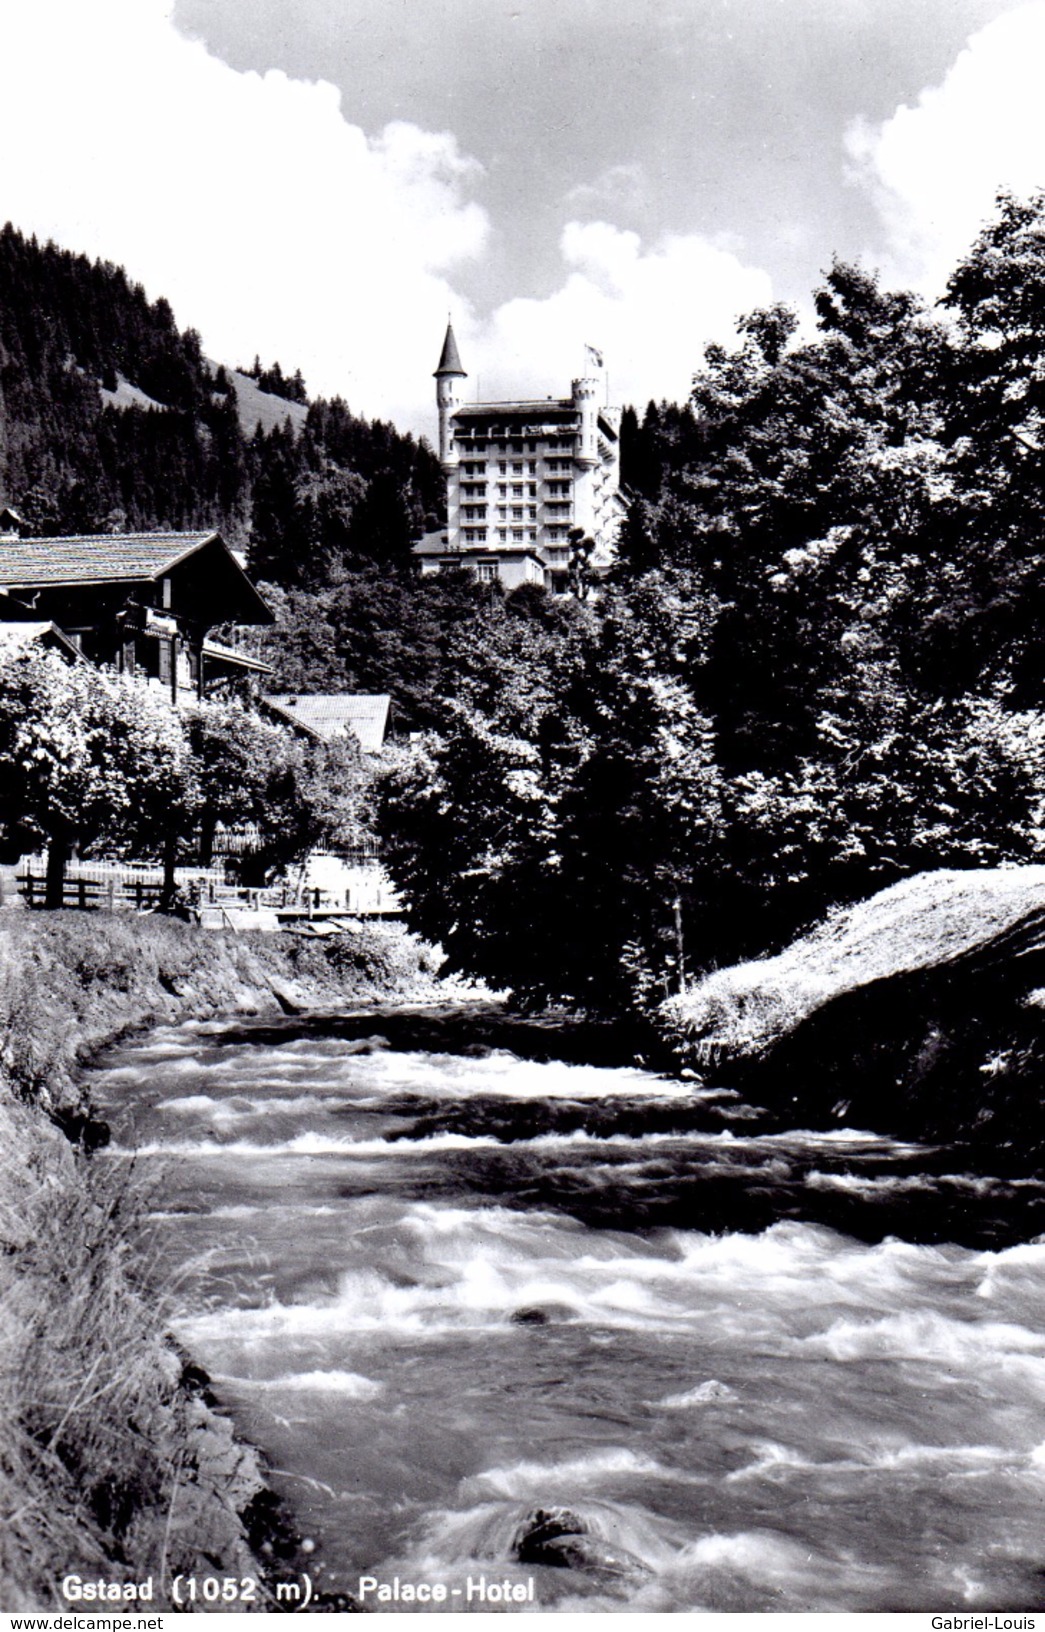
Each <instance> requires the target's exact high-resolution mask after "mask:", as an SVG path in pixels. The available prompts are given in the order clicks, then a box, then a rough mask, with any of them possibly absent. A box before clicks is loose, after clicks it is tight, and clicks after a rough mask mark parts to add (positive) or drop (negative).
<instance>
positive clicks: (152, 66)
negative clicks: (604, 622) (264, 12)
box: [0, 0, 488, 417]
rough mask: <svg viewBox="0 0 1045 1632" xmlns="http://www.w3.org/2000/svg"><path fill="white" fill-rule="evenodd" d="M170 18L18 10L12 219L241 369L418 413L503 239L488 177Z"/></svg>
mask: <svg viewBox="0 0 1045 1632" xmlns="http://www.w3.org/2000/svg"><path fill="white" fill-rule="evenodd" d="M170 9H171V8H170V5H169V4H165V3H164V0H89V3H86V4H85V3H84V0H33V3H32V4H31V5H6V6H0V61H3V63H4V69H5V72H4V81H5V85H4V94H3V96H2V97H0V144H2V151H3V153H4V162H3V166H2V169H0V220H4V219H8V218H10V219H11V220H12V221H13V222H14V223H15V225H16V226H18V227H20V228H21V229H22V230H23V231H26V232H36V233H37V234H38V235H39V236H40V237H42V238H45V237H54V238H55V239H56V241H58V242H59V243H61V244H63V245H66V246H67V247H69V248H74V249H77V250H81V251H84V252H86V253H88V254H90V255H98V256H101V257H103V258H104V259H107V260H111V261H115V262H118V263H121V264H123V265H124V266H126V268H127V269H128V271H129V273H130V274H131V276H132V277H134V278H136V279H139V280H140V281H142V282H143V283H144V284H145V285H146V288H147V290H148V292H149V293H150V295H152V296H153V297H155V296H157V295H160V294H164V295H166V296H167V297H168V298H169V299H170V301H171V303H172V305H173V306H174V309H175V312H176V315H177V317H178V320H179V321H180V322H181V323H182V324H184V325H189V324H191V325H193V326H194V327H196V328H197V329H199V330H200V332H201V334H202V337H203V341H204V345H205V347H206V348H207V349H208V351H210V352H211V353H212V354H213V355H215V356H217V357H220V358H222V359H223V360H226V361H231V362H236V361H245V360H249V359H250V358H252V357H253V355H254V352H255V351H256V350H260V351H261V353H262V355H263V357H265V358H266V359H271V358H278V359H279V360H280V361H281V362H282V363H284V364H285V365H287V366H289V367H296V366H300V367H301V368H302V370H303V371H304V373H305V375H306V378H307V380H308V382H309V385H310V387H311V388H312V389H313V390H315V391H322V392H325V393H328V394H332V393H334V392H338V391H339V392H341V393H342V394H343V395H345V396H346V397H347V398H348V399H349V401H350V402H351V403H352V405H353V407H355V408H357V409H358V410H360V411H363V412H366V413H369V414H379V413H380V414H395V413H404V414H405V415H406V417H410V416H409V409H410V407H412V406H414V405H416V403H417V400H418V387H419V378H418V377H419V376H420V377H421V378H422V379H423V378H424V376H425V373H426V370H425V368H424V366H423V361H424V360H427V359H428V357H429V354H430V353H431V352H432V351H433V348H434V347H437V346H438V336H439V333H440V332H441V331H440V325H441V323H442V322H444V321H445V314H446V310H447V308H448V306H449V305H451V304H456V305H459V304H460V303H459V302H457V301H456V300H455V297H454V295H453V292H452V289H451V287H450V284H449V281H448V276H447V275H448V273H449V271H450V269H451V268H452V267H453V266H454V265H455V263H457V262H459V261H460V260H461V259H462V258H466V257H471V256H474V255H476V254H478V253H479V252H480V251H481V249H482V247H483V245H484V242H485V239H486V235H487V230H488V222H487V218H486V215H485V212H484V211H483V210H482V209H480V208H479V206H478V205H477V204H476V203H474V202H472V201H470V200H469V198H468V188H469V186H470V184H471V183H472V182H473V181H474V179H475V178H476V176H477V174H479V173H481V167H480V166H478V165H477V164H476V162H475V161H474V160H472V159H468V158H466V157H465V156H463V155H462V154H461V153H460V152H459V151H458V148H457V145H456V142H455V140H454V138H453V137H452V136H451V135H448V134H433V133H431V132H428V131H423V130H419V129H418V128H417V127H415V126H413V125H410V124H405V123H397V124H393V125H390V126H388V127H387V128H386V129H385V130H384V131H383V132H382V133H381V134H380V135H379V136H378V137H376V138H373V139H368V138H367V136H366V134H365V133H364V132H363V131H362V130H361V129H359V128H358V127H357V126H354V125H352V124H350V123H348V121H347V120H346V119H345V117H344V115H343V113H342V111H341V107H340V93H339V92H338V90H337V89H336V87H334V86H332V85H329V84H325V83H322V82H320V83H306V82H302V81H295V80H292V79H289V78H288V77H287V76H286V75H285V74H283V73H280V72H269V73H267V74H265V75H263V76H262V75H259V74H256V73H239V72H236V71H235V70H233V69H231V68H229V67H227V66H226V65H225V64H224V63H222V62H220V61H218V60H217V59H216V58H214V57H212V56H210V55H209V54H208V53H207V51H206V49H205V47H204V46H203V45H202V44H201V43H199V42H197V41H190V40H187V39H185V38H184V37H183V36H182V35H180V34H179V33H178V32H177V31H176V29H175V28H174V26H173V24H172V22H171V20H170ZM419 359H422V365H421V366H420V367H419V361H418V360H419ZM431 366H432V365H431V364H429V365H428V367H429V368H430V367H431Z"/></svg>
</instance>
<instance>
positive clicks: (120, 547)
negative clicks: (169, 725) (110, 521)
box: [0, 530, 275, 701]
mask: <svg viewBox="0 0 1045 1632" xmlns="http://www.w3.org/2000/svg"><path fill="white" fill-rule="evenodd" d="M0 618H2V619H4V620H5V621H13V622H30V623H41V622H47V623H50V624H52V625H54V626H55V627H56V628H57V629H58V630H59V631H61V633H62V634H63V635H64V636H65V637H67V639H68V640H70V641H71V642H72V644H73V645H74V646H75V647H76V649H77V650H78V651H79V652H80V653H81V654H82V655H83V656H84V657H85V658H87V659H88V660H89V661H90V662H92V663H107V664H112V665H113V666H114V667H115V668H117V669H119V670H120V671H121V672H123V673H125V674H136V675H139V676H141V677H143V678H145V679H150V680H153V681H156V682H157V683H159V684H161V685H163V686H165V687H168V688H169V689H170V693H171V697H172V700H174V701H177V700H178V696H179V694H183V693H189V692H191V693H195V695H197V696H199V697H203V696H205V695H207V694H208V693H209V692H212V691H214V690H216V689H222V688H225V687H227V686H228V685H229V684H231V683H234V682H237V681H238V682H248V681H250V680H252V679H253V678H254V677H257V676H260V675H263V674H268V673H269V672H270V669H269V666H268V664H266V663H263V662H261V661H260V660H259V659H258V658H255V657H252V656H250V655H249V654H247V653H244V652H240V651H238V650H237V649H236V648H235V647H232V646H228V645H224V644H222V643H219V642H217V641H214V640H211V639H210V638H209V636H210V631H211V630H212V629H213V628H215V627H216V626H218V625H221V624H227V623H236V624H270V623H272V622H274V621H275V620H274V618H273V614H272V612H271V610H270V609H269V607H268V606H267V605H266V603H265V601H264V600H263V599H262V597H261V596H260V595H259V593H258V591H257V590H256V589H255V587H254V585H253V584H252V583H251V581H250V579H249V578H248V577H247V574H246V573H245V572H244V570H243V568H242V567H241V566H240V564H239V562H238V561H237V559H236V557H235V555H234V554H233V552H232V551H231V550H230V549H229V547H228V545H227V544H226V543H225V541H224V539H223V538H222V537H221V535H220V533H217V532H214V531H213V530H207V531H200V532H157V533H102V534H89V535H78V536H74V537H68V538H25V537H22V536H18V535H15V534H13V533H8V534H5V535H3V536H0Z"/></svg>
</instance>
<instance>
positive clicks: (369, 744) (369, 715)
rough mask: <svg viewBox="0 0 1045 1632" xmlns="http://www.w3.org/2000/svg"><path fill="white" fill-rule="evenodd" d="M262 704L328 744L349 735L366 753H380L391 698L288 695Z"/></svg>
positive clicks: (351, 694)
mask: <svg viewBox="0 0 1045 1632" xmlns="http://www.w3.org/2000/svg"><path fill="white" fill-rule="evenodd" d="M265 701H266V702H267V703H268V704H269V705H270V706H271V707H272V708H273V709H274V710H275V711H276V712H277V713H279V714H282V715H283V716H284V717H285V718H286V719H287V720H288V721H289V722H290V724H291V725H296V726H299V727H301V728H302V729H303V730H304V731H305V732H306V733H307V734H308V735H309V736H313V737H321V738H322V739H323V740H324V741H326V742H329V741H330V740H331V739H332V738H333V737H344V736H348V735H349V734H352V735H354V736H355V737H357V738H358V739H359V745H360V747H361V748H362V749H363V751H364V753H368V754H376V753H379V752H380V750H381V748H382V747H383V746H384V741H385V737H386V735H387V733H388V713H389V709H390V707H391V703H392V699H391V697H389V696H387V695H386V694H385V693H383V692H382V693H377V694H374V695H368V694H366V693H362V692H348V691H339V692H324V693H315V694H314V695H312V696H308V697H301V696H298V695H297V694H296V693H294V692H289V693H283V694H282V695H277V696H270V697H267V698H266V699H265Z"/></svg>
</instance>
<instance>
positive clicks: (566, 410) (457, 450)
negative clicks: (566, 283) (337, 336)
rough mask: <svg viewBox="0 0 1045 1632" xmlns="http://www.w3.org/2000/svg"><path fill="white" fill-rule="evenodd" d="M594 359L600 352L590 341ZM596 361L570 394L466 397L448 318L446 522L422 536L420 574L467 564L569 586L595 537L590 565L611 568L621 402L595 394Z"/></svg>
mask: <svg viewBox="0 0 1045 1632" xmlns="http://www.w3.org/2000/svg"><path fill="white" fill-rule="evenodd" d="M587 357H588V360H589V362H595V361H596V360H597V356H596V354H595V353H593V352H592V351H591V349H590V348H588V350H587ZM599 361H600V367H599V368H595V369H592V370H590V371H586V374H585V376H584V377H582V378H580V379H576V380H574V381H573V385H572V390H571V394H570V396H568V397H561V398H555V397H548V398H546V399H543V400H538V401H533V402H527V401H519V402H476V403H465V402H464V401H463V400H462V399H463V389H462V388H463V383H464V381H465V380H466V379H467V378H468V376H467V374H466V372H465V370H464V368H463V367H462V365H461V355H460V352H459V351H458V348H457V340H456V338H455V336H454V331H453V325H452V324H450V323H448V324H447V327H446V338H445V339H444V341H443V349H442V354H441V355H440V358H439V365H438V367H437V368H436V370H435V387H436V407H437V409H438V413H439V459H440V463H441V464H442V467H443V472H444V474H445V476H446V527H445V529H443V530H442V531H441V532H438V533H430V534H429V535H428V536H427V537H426V538H424V539H422V541H421V543H420V544H418V545H416V546H415V550H414V553H415V555H416V556H417V558H418V560H419V562H420V566H421V571H422V572H423V573H431V572H439V571H441V570H442V569H443V568H444V567H467V568H468V569H469V570H471V571H472V572H474V573H475V574H476V576H477V577H479V578H481V579H485V580H487V581H493V580H499V581H500V582H501V583H503V584H504V585H505V587H506V588H508V589H513V588H516V587H517V586H518V585H520V584H525V583H536V584H543V585H545V586H546V587H547V588H550V589H563V588H565V586H566V582H567V577H568V573H569V566H570V556H571V549H572V541H573V540H575V539H578V538H580V539H584V540H589V539H590V540H591V542H592V545H593V548H592V549H591V552H590V556H589V565H590V567H591V568H592V570H594V571H595V572H596V573H597V572H599V571H600V570H602V571H604V570H605V569H606V567H608V566H609V564H610V562H611V561H612V560H613V555H614V550H615V547H616V539H617V533H618V530H619V528H620V523H621V519H622V517H623V513H624V501H623V499H622V498H621V495H620V491H619V489H620V409H619V408H609V407H604V406H602V405H601V404H600V402H599V397H600V395H601V394H602V390H603V380H602V375H601V360H599Z"/></svg>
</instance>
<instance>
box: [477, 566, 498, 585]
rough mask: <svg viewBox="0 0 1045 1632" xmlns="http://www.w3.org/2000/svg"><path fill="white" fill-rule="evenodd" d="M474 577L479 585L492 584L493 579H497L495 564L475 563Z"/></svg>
mask: <svg viewBox="0 0 1045 1632" xmlns="http://www.w3.org/2000/svg"><path fill="white" fill-rule="evenodd" d="M475 575H476V577H477V578H478V579H479V581H480V583H483V584H491V583H493V581H494V579H495V578H496V577H497V562H496V561H477V562H476V566H475Z"/></svg>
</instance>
